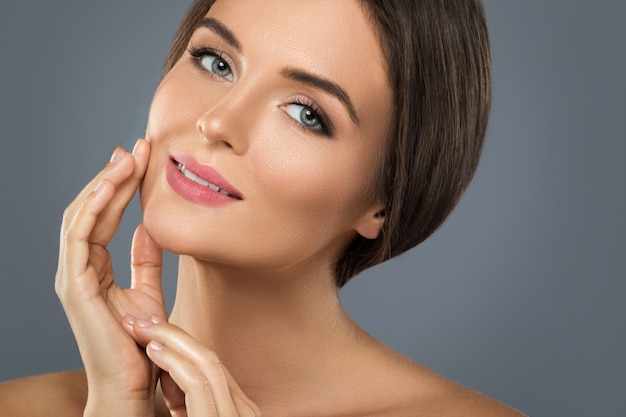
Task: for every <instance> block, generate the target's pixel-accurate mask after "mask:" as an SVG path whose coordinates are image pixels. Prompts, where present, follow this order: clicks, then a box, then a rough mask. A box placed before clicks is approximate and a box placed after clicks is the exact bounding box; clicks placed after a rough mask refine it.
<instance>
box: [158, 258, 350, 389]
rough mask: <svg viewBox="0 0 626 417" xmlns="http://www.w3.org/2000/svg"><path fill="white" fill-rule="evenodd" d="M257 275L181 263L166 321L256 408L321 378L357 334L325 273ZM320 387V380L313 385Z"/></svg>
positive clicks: (188, 261)
mask: <svg viewBox="0 0 626 417" xmlns="http://www.w3.org/2000/svg"><path fill="white" fill-rule="evenodd" d="M300 269H301V270H302V269H306V270H307V271H308V272H307V273H303V274H299V275H294V274H286V273H280V274H277V273H272V274H270V273H260V272H258V271H255V272H254V273H250V272H249V271H241V270H235V269H231V268H227V267H224V266H221V265H215V264H208V263H204V262H201V261H198V260H196V259H194V258H191V257H187V256H182V257H181V259H180V266H179V278H178V288H177V295H176V302H175V304H174V309H173V311H172V314H171V317H170V321H171V322H172V323H174V324H176V325H178V326H179V327H181V328H183V329H184V330H185V331H187V332H188V333H190V334H191V335H192V336H193V337H195V338H196V339H197V340H199V341H200V342H201V343H203V344H204V345H205V346H207V347H209V349H211V350H213V351H214V352H215V353H217V355H218V357H219V358H220V360H221V361H222V363H224V365H225V366H226V368H227V369H228V370H229V371H230V372H231V374H233V377H234V378H235V380H236V381H237V382H238V383H239V385H240V386H241V387H242V389H243V390H244V392H246V393H247V394H248V395H249V396H250V397H251V398H253V399H254V400H255V401H261V399H262V398H268V396H271V394H272V393H273V392H275V393H280V392H283V393H284V392H285V390H289V389H290V388H292V387H291V386H293V381H294V378H298V381H299V383H298V386H299V387H302V388H303V389H308V388H311V386H307V384H302V382H303V378H306V379H307V380H309V381H310V382H311V384H313V381H314V380H315V379H316V378H318V377H320V378H322V379H323V376H322V375H318V373H316V370H318V369H321V368H323V366H321V365H322V364H330V363H335V361H337V360H338V357H339V355H338V354H339V353H340V352H342V351H343V349H342V348H341V346H343V345H344V344H345V343H347V342H348V341H349V340H350V337H351V336H352V335H354V334H355V325H354V324H353V322H352V321H351V320H350V319H349V318H348V317H347V315H346V314H345V313H344V312H343V310H342V308H341V306H340V303H339V298H338V293H337V289H336V287H335V284H334V280H333V277H332V274H331V273H330V271H325V270H324V268H318V269H317V270H315V268H300ZM318 382H319V379H318Z"/></svg>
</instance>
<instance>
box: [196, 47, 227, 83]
mask: <svg viewBox="0 0 626 417" xmlns="http://www.w3.org/2000/svg"><path fill="white" fill-rule="evenodd" d="M188 51H189V55H191V58H192V60H193V63H194V65H195V66H196V67H198V68H199V69H200V70H202V71H203V72H208V73H209V74H211V75H213V76H214V77H216V78H220V79H223V78H224V77H220V76H219V75H217V74H215V73H213V72H211V71H209V70H207V69H206V68H205V67H204V66H203V65H202V63H201V62H200V60H201V59H202V58H203V57H205V56H212V57H215V58H218V59H221V60H222V61H224V62H226V64H227V65H228V68H229V69H230V71H231V73H232V70H233V65H232V63H231V62H230V60H229V59H228V58H227V57H226V56H225V54H224V53H223V52H221V51H218V50H217V49H213V48H211V47H209V46H203V45H201V46H198V47H193V46H190V47H189V48H188Z"/></svg>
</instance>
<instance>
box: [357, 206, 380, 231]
mask: <svg viewBox="0 0 626 417" xmlns="http://www.w3.org/2000/svg"><path fill="white" fill-rule="evenodd" d="M383 224H385V210H384V208H383V206H382V205H378V204H377V205H375V206H373V207H372V209H371V210H368V211H367V212H366V213H365V214H364V215H363V217H361V219H360V220H359V221H358V222H357V225H356V227H355V230H356V231H357V233H358V234H360V235H361V236H363V237H364V238H366V239H376V238H377V237H378V235H379V233H380V229H382V227H383Z"/></svg>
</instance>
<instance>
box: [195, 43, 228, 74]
mask: <svg viewBox="0 0 626 417" xmlns="http://www.w3.org/2000/svg"><path fill="white" fill-rule="evenodd" d="M189 53H190V54H191V56H192V57H193V58H194V62H195V63H196V64H197V65H198V67H199V68H200V69H202V70H204V71H209V72H210V73H212V74H215V75H216V76H217V77H220V78H225V79H227V80H229V81H230V80H232V79H233V72H232V70H231V68H230V65H229V64H228V62H227V61H226V60H225V59H224V58H222V56H221V54H220V53H219V52H218V51H215V50H213V49H211V48H206V47H202V48H197V49H196V48H189Z"/></svg>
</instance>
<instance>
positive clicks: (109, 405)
mask: <svg viewBox="0 0 626 417" xmlns="http://www.w3.org/2000/svg"><path fill="white" fill-rule="evenodd" d="M120 397H121V396H119V395H118V396H109V397H107V396H91V395H90V396H89V397H88V398H87V404H85V410H84V412H83V417H117V416H125V417H126V416H128V417H154V415H155V410H154V398H150V399H148V398H144V399H134V400H131V399H120Z"/></svg>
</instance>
